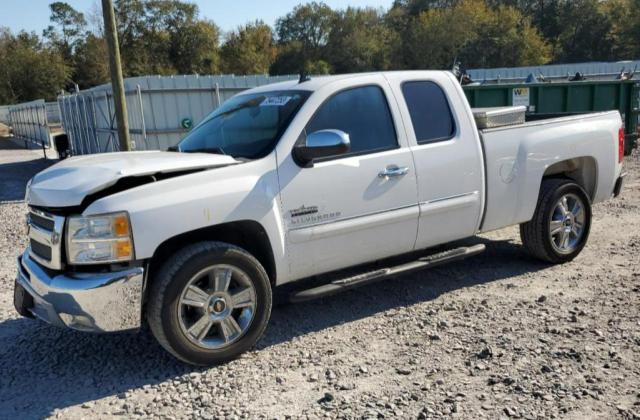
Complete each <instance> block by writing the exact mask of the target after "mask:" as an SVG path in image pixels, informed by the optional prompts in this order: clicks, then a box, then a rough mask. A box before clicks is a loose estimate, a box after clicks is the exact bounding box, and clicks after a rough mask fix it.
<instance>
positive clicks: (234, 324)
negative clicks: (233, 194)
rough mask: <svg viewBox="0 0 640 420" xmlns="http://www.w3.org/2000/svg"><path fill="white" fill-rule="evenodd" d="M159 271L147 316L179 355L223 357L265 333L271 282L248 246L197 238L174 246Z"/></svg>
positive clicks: (204, 361) (198, 360)
mask: <svg viewBox="0 0 640 420" xmlns="http://www.w3.org/2000/svg"><path fill="white" fill-rule="evenodd" d="M157 273H158V274H157V276H156V278H155V279H154V280H153V282H152V284H151V286H150V290H149V295H148V303H147V321H148V323H149V326H150V327H151V331H152V333H153V335H154V336H155V338H156V339H157V340H158V342H159V343H160V344H161V345H162V347H164V348H165V349H166V350H167V351H169V352H170V353H171V354H173V355H174V356H175V357H177V358H178V359H180V360H182V361H184V362H187V363H190V364H193V365H200V366H210V365H214V364H219V363H223V362H226V361H229V360H232V359H234V358H236V357H238V356H239V355H240V354H242V353H244V352H245V351H247V350H249V349H251V348H252V347H253V346H254V345H255V344H256V342H257V341H258V340H259V339H260V337H261V336H262V334H263V333H264V331H265V329H266V327H267V324H268V322H269V317H270V315H271V305H272V297H271V284H270V282H269V277H268V276H267V273H266V272H265V270H264V268H263V267H262V265H260V263H259V262H258V260H256V259H255V258H254V257H253V256H252V255H251V254H249V253H248V252H247V251H245V250H244V249H242V248H239V247H237V246H234V245H230V244H227V243H222V242H200V243H196V244H193V245H189V246H187V247H185V248H183V249H181V250H179V251H178V252H176V253H175V254H174V255H173V256H172V257H171V258H169V260H168V261H167V262H166V263H165V264H163V265H162V267H161V268H160V270H158V271H157ZM225 284H226V289H225ZM196 289H199V290H196ZM201 292H204V293H205V294H206V296H205V294H202V293H201ZM241 292H242V293H241ZM198 323H199V324H198ZM207 327H208V330H207V331H208V332H205V329H207Z"/></svg>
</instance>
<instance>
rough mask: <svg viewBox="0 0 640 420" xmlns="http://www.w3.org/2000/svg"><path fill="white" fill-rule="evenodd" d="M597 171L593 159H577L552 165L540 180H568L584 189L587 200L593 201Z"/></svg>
mask: <svg viewBox="0 0 640 420" xmlns="http://www.w3.org/2000/svg"><path fill="white" fill-rule="evenodd" d="M597 170H598V167H597V164H596V160H595V159H594V158H592V157H589V156H586V157H579V158H573V159H567V160H563V161H560V162H556V163H554V164H553V165H551V166H549V167H548V168H547V169H546V171H545V172H544V175H543V176H542V179H545V178H551V177H558V176H564V177H566V178H569V179H571V180H573V181H575V182H576V183H577V184H578V185H580V186H581V187H582V188H584V190H585V191H586V192H587V195H588V196H589V198H590V199H591V200H593V198H594V197H595V193H596V180H597V178H598V173H597Z"/></svg>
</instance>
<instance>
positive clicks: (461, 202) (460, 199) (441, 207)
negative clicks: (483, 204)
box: [419, 191, 480, 217]
mask: <svg viewBox="0 0 640 420" xmlns="http://www.w3.org/2000/svg"><path fill="white" fill-rule="evenodd" d="M478 200H480V192H479V191H472V192H468V193H464V194H456V195H452V196H449V197H442V198H436V199H434V200H430V201H423V202H420V204H419V206H420V217H424V216H428V215H432V214H436V213H440V212H443V211H449V210H452V209H458V208H462V207H468V206H471V205H473V204H474V203H476V202H477V201H478Z"/></svg>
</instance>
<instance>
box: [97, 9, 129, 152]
mask: <svg viewBox="0 0 640 420" xmlns="http://www.w3.org/2000/svg"><path fill="white" fill-rule="evenodd" d="M102 16H103V17H104V35H105V37H106V38H107V47H108V50H109V72H110V73H111V90H112V91H113V103H114V105H115V109H116V121H117V123H118V142H119V144H120V150H121V151H123V152H124V151H127V152H128V151H130V150H131V141H130V140H129V117H128V115H127V102H126V100H125V94H124V81H123V80H122V66H121V64H120V46H119V45H118V31H117V30H116V16H115V13H114V12H113V3H112V2H111V0H102Z"/></svg>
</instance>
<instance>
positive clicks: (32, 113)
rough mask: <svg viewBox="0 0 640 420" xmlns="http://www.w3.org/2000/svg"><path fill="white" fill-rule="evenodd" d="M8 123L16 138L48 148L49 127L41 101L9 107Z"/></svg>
mask: <svg viewBox="0 0 640 420" xmlns="http://www.w3.org/2000/svg"><path fill="white" fill-rule="evenodd" d="M9 123H10V125H11V127H12V128H13V134H14V135H15V136H16V137H20V138H22V139H24V140H28V141H31V142H33V143H36V144H38V145H40V146H42V145H44V146H47V147H48V146H49V125H48V124H47V110H46V105H45V102H44V100H43V99H39V100H37V101H32V102H25V103H22V104H18V105H12V106H10V107H9Z"/></svg>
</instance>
